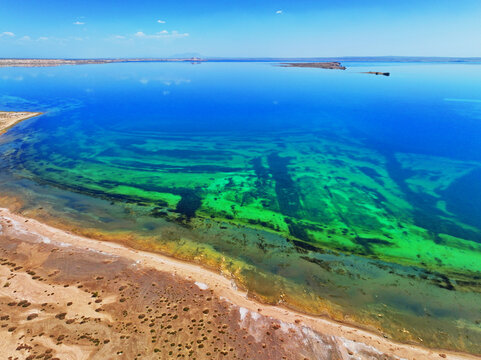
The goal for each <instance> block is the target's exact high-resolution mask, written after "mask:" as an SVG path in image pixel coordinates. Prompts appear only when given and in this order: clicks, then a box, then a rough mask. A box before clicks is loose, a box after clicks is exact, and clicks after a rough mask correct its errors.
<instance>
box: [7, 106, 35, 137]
mask: <svg viewBox="0 0 481 360" xmlns="http://www.w3.org/2000/svg"><path fill="white" fill-rule="evenodd" d="M38 115H41V113H39V112H14V111H0V134H3V133H4V132H6V131H7V130H8V129H10V128H11V127H12V126H14V125H16V124H18V123H19V122H21V121H23V120H27V119H30V118H32V117H35V116H38Z"/></svg>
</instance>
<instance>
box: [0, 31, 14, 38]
mask: <svg viewBox="0 0 481 360" xmlns="http://www.w3.org/2000/svg"><path fill="white" fill-rule="evenodd" d="M3 36H5V37H14V36H15V34H14V33H13V32H10V31H4V32H3V33H0V37H3Z"/></svg>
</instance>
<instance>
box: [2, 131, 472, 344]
mask: <svg viewBox="0 0 481 360" xmlns="http://www.w3.org/2000/svg"><path fill="white" fill-rule="evenodd" d="M40 136H41V134H36V133H34V134H31V138H30V139H29V141H27V142H25V143H24V144H23V145H22V146H19V147H17V148H16V147H15V146H13V147H12V148H11V149H10V150H9V157H8V159H7V158H6V159H4V162H6V163H7V164H6V165H5V168H6V169H19V170H15V171H13V172H14V173H15V176H16V177H17V179H18V178H20V179H21V180H20V181H17V182H11V181H9V180H8V179H7V178H8V176H9V175H8V173H3V174H2V175H1V177H4V178H5V179H6V180H5V181H3V185H2V186H3V189H5V191H6V192H7V191H8V189H10V191H11V193H13V194H16V195H18V194H25V198H26V199H30V200H29V201H27V202H26V203H24V204H22V206H21V209H22V211H24V212H26V214H27V215H32V216H36V217H39V218H41V219H42V220H48V221H53V220H52V219H54V218H55V217H58V218H63V219H64V221H65V224H64V225H63V226H64V227H66V228H68V229H70V230H74V231H75V230H76V231H77V232H80V233H83V234H85V235H90V236H96V237H100V238H103V239H106V240H113V241H116V240H117V241H119V239H121V240H122V241H124V242H125V243H127V244H129V245H131V246H137V247H139V248H143V249H148V250H153V251H161V252H163V253H168V254H170V255H173V256H176V257H178V258H181V259H185V260H189V261H194V262H197V263H200V264H204V265H206V266H209V267H212V268H216V269H221V270H222V272H223V273H225V274H226V275H228V276H229V277H232V278H234V279H236V281H237V283H238V284H239V285H240V286H242V287H243V288H245V289H246V290H247V291H248V292H249V294H250V295H251V296H254V297H257V298H259V299H260V300H262V301H265V302H269V303H272V304H283V305H286V306H289V307H292V308H294V309H297V310H300V311H304V312H308V313H313V314H317V315H328V316H330V317H333V318H335V319H338V320H342V321H347V322H352V323H357V324H359V323H360V324H364V325H365V326H368V327H369V328H372V329H378V328H381V329H383V331H384V332H385V333H389V336H391V337H393V338H395V339H398V340H404V341H416V342H419V341H420V340H419V339H422V340H423V342H424V343H429V344H431V345H432V346H439V347H443V346H444V345H443V344H448V345H449V346H450V347H452V348H458V349H464V350H466V349H473V351H478V352H481V349H479V344H476V341H475V339H476V338H479V336H480V331H481V330H480V329H479V326H477V325H476V321H481V319H478V318H477V315H476V314H479V313H480V311H481V309H480V305H479V302H476V301H475V299H476V298H477V297H479V294H480V293H481V229H480V228H479V226H478V224H477V222H476V214H477V211H478V208H477V207H476V206H475V205H476V204H474V205H473V202H472V201H471V200H470V197H469V196H468V194H469V193H472V194H476V191H477V187H476V186H477V179H478V178H479V177H480V176H481V175H480V173H479V171H478V170H477V169H478V168H479V166H480V164H478V163H476V162H470V161H462V160H453V159H447V158H441V157H433V156H427V155H418V154H411V153H394V152H389V151H387V150H386V149H378V148H376V147H373V146H368V144H366V143H364V142H363V141H361V140H355V139H352V138H345V137H343V136H332V135H330V136H326V135H325V134H324V133H323V132H316V131H312V132H311V133H308V134H306V133H297V132H293V133H288V132H286V133H282V134H279V135H277V137H274V139H273V138H272V136H273V135H270V136H261V135H257V136H251V137H249V138H245V137H239V136H231V135H229V134H215V135H212V134H210V135H208V136H207V135H206V136H201V135H196V136H193V135H177V136H173V135H168V136H167V135H165V136H164V135H162V134H156V136H155V137H151V136H148V135H146V134H144V133H136V132H130V133H120V134H119V133H112V132H105V133H101V134H99V136H97V137H94V138H92V137H91V136H89V135H88V134H86V133H83V132H82V131H75V132H72V136H73V137H74V139H73V140H72V141H74V142H75V143H77V144H81V151H78V150H73V149H69V148H67V147H65V146H62V139H61V138H59V143H58V144H55V145H52V146H54V149H51V151H48V152H43V154H44V156H42V158H41V159H39V158H38V155H37V154H39V153H40V152H41V151H42V145H40V144H41V138H37V137H40ZM63 141H65V140H63ZM254 144H255V145H254ZM57 146H58V147H57ZM480 183H481V181H480ZM9 187H10V188H9ZM476 196H477V195H476ZM457 197H460V198H461V200H462V201H461V202H460V203H459V204H454V202H455V200H456V198H457ZM0 200H1V199H0ZM0 202H2V201H0ZM9 202H11V201H10V200H4V201H3V203H9ZM35 204H42V205H43V206H42V207H43V208H44V209H43V210H37V209H36V208H35ZM65 209H69V211H67V212H66V211H65ZM45 214H49V215H48V216H47V215H45ZM54 214H55V216H53V215H54ZM85 229H89V231H86V230H85ZM374 304H376V305H374ZM453 304H455V305H454V306H453ZM454 307H455V309H454ZM379 314H381V316H379ZM478 317H479V316H478ZM459 324H462V326H461V327H459V326H458V325H459ZM432 329H435V330H432ZM443 332H446V333H447V334H448V335H446V336H444V335H443V336H444V337H443V336H441V335H440V334H441V333H443ZM463 337H464V338H466V339H467V340H465V341H464V342H463V343H462V345H457V344H458V343H457V341H458V339H459V338H463Z"/></svg>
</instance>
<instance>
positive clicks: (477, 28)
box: [0, 0, 481, 57]
mask: <svg viewBox="0 0 481 360" xmlns="http://www.w3.org/2000/svg"><path fill="white" fill-rule="evenodd" d="M185 53H199V54H202V55H203V56H224V57H323V56H380V55H405V56H481V1H480V0H457V1H454V0H417V1H413V0H344V1H335V0H334V1H333V0H328V1H325V0H312V1H311V0H289V1H286V0H278V1H274V0H242V1H237V0H230V1H229V0H136V1H132V0H123V1H113V0H95V1H94V0H82V1H65V0H62V1H60V0H47V1H38V0H0V57H163V56H171V55H174V54H185Z"/></svg>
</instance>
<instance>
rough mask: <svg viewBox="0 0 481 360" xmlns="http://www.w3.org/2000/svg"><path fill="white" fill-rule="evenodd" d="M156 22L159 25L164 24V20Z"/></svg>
mask: <svg viewBox="0 0 481 360" xmlns="http://www.w3.org/2000/svg"><path fill="white" fill-rule="evenodd" d="M157 22H158V23H159V24H165V21H164V20H157Z"/></svg>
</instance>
